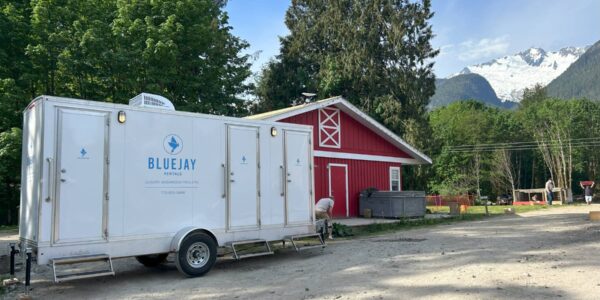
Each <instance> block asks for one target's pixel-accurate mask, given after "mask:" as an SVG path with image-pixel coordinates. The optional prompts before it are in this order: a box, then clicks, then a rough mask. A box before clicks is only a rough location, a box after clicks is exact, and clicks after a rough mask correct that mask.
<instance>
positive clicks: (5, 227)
mask: <svg viewBox="0 0 600 300" xmlns="http://www.w3.org/2000/svg"><path fill="white" fill-rule="evenodd" d="M17 229H19V225H2V226H0V231H12V230H17Z"/></svg>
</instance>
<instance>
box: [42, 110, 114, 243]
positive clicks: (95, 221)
mask: <svg viewBox="0 0 600 300" xmlns="http://www.w3.org/2000/svg"><path fill="white" fill-rule="evenodd" d="M108 120H109V119H108V113H107V112H100V111H89V110H76V109H66V108H59V109H58V126H57V133H58V135H57V144H56V153H57V154H58V155H57V159H56V173H55V174H56V176H54V178H56V183H55V184H56V195H57V197H56V201H55V203H54V231H53V233H54V239H53V240H54V242H55V243H64V242H82V241H98V240H103V239H104V238H105V228H106V218H105V210H106V207H105V196H106V192H107V187H106V185H107V178H106V172H107V163H108V157H107V146H108Z"/></svg>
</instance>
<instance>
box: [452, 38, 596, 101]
mask: <svg viewBox="0 0 600 300" xmlns="http://www.w3.org/2000/svg"><path fill="white" fill-rule="evenodd" d="M587 48H588V47H566V48H562V49H560V50H558V51H554V52H546V51H544V49H541V48H530V49H528V50H525V51H523V52H520V53H517V54H514V55H508V56H504V57H501V58H497V59H494V60H492V61H489V62H486V63H483V64H478V65H473V66H469V67H466V68H464V69H463V70H462V71H460V72H459V73H458V74H454V75H452V76H450V77H453V76H456V75H459V74H470V73H476V74H479V75H481V76H483V77H485V79H487V81H488V82H489V83H490V85H491V86H492V88H493V89H494V91H495V92H496V94H497V95H498V98H500V99H501V100H502V101H515V102H519V101H521V98H522V97H523V90H524V89H525V88H531V87H533V86H535V85H536V84H541V85H543V86H545V85H547V84H548V83H550V81H552V80H553V79H554V78H556V77H558V76H559V75H560V74H562V73H563V72H564V71H565V70H566V69H567V68H568V67H569V66H570V65H571V64H572V63H573V62H575V61H576V60H577V59H578V58H579V57H580V56H581V55H582V54H583V53H584V52H585V50H586V49H587Z"/></svg>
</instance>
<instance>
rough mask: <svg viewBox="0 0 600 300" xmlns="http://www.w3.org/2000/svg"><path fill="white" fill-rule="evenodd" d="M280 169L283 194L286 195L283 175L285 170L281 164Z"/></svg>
mask: <svg viewBox="0 0 600 300" xmlns="http://www.w3.org/2000/svg"><path fill="white" fill-rule="evenodd" d="M279 169H280V170H281V196H285V176H284V175H283V173H285V172H284V171H283V166H279Z"/></svg>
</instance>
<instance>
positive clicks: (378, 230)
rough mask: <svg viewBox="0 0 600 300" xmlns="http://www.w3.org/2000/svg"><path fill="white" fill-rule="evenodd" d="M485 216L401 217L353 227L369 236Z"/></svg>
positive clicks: (354, 232) (353, 231)
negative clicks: (391, 220) (392, 220)
mask: <svg viewBox="0 0 600 300" xmlns="http://www.w3.org/2000/svg"><path fill="white" fill-rule="evenodd" d="M484 217H485V215H484V214H463V215H460V216H454V217H450V218H437V219H399V220H398V222H393V223H377V224H369V225H364V226H355V227H352V233H353V235H354V236H355V237H358V236H369V235H376V234H382V233H389V232H394V231H399V230H406V229H412V228H419V227H424V226H432V225H439V224H450V223H454V222H459V221H473V220H480V219H483V218H484Z"/></svg>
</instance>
